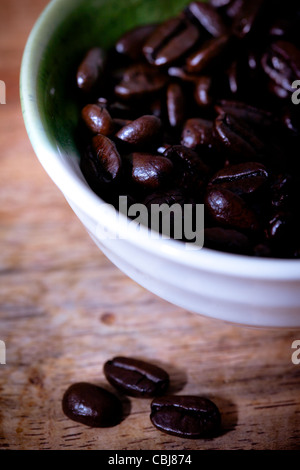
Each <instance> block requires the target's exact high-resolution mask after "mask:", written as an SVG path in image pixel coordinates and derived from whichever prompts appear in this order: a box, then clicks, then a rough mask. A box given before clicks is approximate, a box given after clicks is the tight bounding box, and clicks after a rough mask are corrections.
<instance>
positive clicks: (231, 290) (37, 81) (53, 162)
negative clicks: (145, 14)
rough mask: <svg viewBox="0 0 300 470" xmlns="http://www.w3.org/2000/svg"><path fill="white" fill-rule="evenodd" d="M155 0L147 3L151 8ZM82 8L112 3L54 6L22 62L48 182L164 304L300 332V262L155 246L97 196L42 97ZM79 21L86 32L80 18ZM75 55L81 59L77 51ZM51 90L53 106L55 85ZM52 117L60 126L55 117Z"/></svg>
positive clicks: (59, 0)
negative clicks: (48, 65) (69, 25)
mask: <svg viewBox="0 0 300 470" xmlns="http://www.w3.org/2000/svg"><path fill="white" fill-rule="evenodd" d="M149 1H150V0H146V1H145V2H144V3H146V4H147V3H148V4H149ZM152 2H153V0H152ZM83 3H84V4H85V7H87V6H88V7H89V8H99V7H100V8H103V5H105V4H108V3H109V2H108V1H105V0H102V1H101V0H99V1H96V0H90V1H87V0H85V1H84V2H83V0H53V1H52V2H51V3H50V4H49V6H48V7H47V8H46V10H45V11H44V12H43V14H42V15H41V17H40V18H39V20H38V22H37V23H36V25H35V27H34V29H33V31H32V33H31V35H30V38H29V40H28V43H27V45H26V49H25V52H24V57H23V63H22V70H21V101H22V109H23V114H24V120H25V124H26V128H27V132H28V135H29V138H30V140H31V143H32V145H33V148H34V150H35V153H36V155H37V157H38V159H39V161H40V162H41V164H42V166H43V167H44V169H45V170H46V172H47V173H48V175H49V176H50V178H51V179H52V180H53V181H54V183H55V184H56V185H57V186H58V188H59V189H60V190H61V191H62V193H63V194H64V196H65V198H66V199H67V201H68V202H69V204H70V206H71V208H72V209H73V210H74V212H75V213H76V214H77V216H78V218H79V219H80V220H81V222H82V223H83V224H84V226H85V227H86V229H87V230H88V232H89V234H90V235H91V237H92V239H93V240H94V242H95V243H96V244H97V245H98V247H99V248H100V249H101V250H102V251H103V253H105V255H106V256H107V257H108V258H109V259H110V260H111V261H112V262H113V263H114V264H115V265H116V266H118V267H119V268H120V269H121V270H122V271H124V272H125V273H126V274H127V275H128V276H130V277H131V278H132V279H134V280H135V281H136V282H137V283H139V284H140V285H142V286H144V287H145V288H147V289H148V290H150V291H151V292H153V293H155V294H157V295H158V296H160V297H161V298H163V299H165V300H167V301H169V302H172V303H174V304H176V305H178V306H180V307H183V308H185V309H187V310H189V311H191V312H195V313H199V314H202V315H205V316H209V317H213V318H216V319H221V320H225V321H229V322H234V323H236V324H240V325H248V326H255V327H288V328H294V327H300V261H299V260H275V259H261V258H251V257H246V256H240V255H232V254H225V253H221V252H217V251H213V250H209V249H205V248H204V249H202V250H199V251H187V250H186V247H185V245H184V244H183V243H181V242H177V241H174V240H154V239H153V238H151V237H149V233H148V231H147V230H146V228H142V229H141V230H140V232H139V233H137V232H136V231H135V230H134V229H133V228H132V229H128V223H127V219H126V218H125V217H124V216H120V217H119V220H116V213H115V210H114V209H113V208H111V207H108V206H107V205H105V204H104V203H103V201H102V200H101V199H100V198H99V197H98V196H96V195H95V194H94V193H93V192H92V191H91V189H90V188H89V186H88V184H87V183H86V181H85V179H84V178H83V176H82V174H81V171H80V169H79V160H78V152H77V151H76V149H75V148H74V146H73V145H72V143H71V144H70V145H69V142H68V139H63V138H61V137H58V136H57V135H54V134H53V132H52V131H51V129H50V127H51V126H50V127H49V122H48V123H47V122H46V121H47V119H45V109H44V107H45V105H44V102H45V99H42V98H43V97H45V95H43V93H42V92H41V88H43V85H45V87H46V79H47V77H46V76H45V75H47V74H46V73H45V70H44V69H43V67H41V63H43V61H45V60H46V59H45V57H47V54H48V52H49V43H50V41H52V40H53V36H55V34H56V32H57V29H58V28H60V27H61V25H62V24H63V23H64V22H65V21H66V20H67V21H71V20H70V18H71V16H72V14H73V13H74V9H75V8H77V7H78V8H79V11H80V8H81V7H82V4H83ZM179 3H180V2H179ZM181 3H182V0H181ZM136 4H137V2H136V1H135V2H133V1H132V2H130V1H129V3H128V5H127V7H128V8H135V5H136ZM158 4H159V2H158ZM124 8H125V7H124ZM94 13H95V12H94ZM94 13H93V14H91V15H90V16H89V18H92V17H93V15H94ZM120 15H121V13H120V14H119V16H118V15H117V14H116V15H115V17H114V21H119V22H122V19H120ZM121 16H122V15H121ZM80 18H81V20H80V21H82V24H83V25H84V27H85V28H86V29H87V30H88V29H89V25H88V24H84V22H85V21H87V19H86V17H85V16H84V15H83V14H82V12H81V14H80ZM72 21H73V19H72ZM76 21H77V22H78V18H77V20H76ZM77 24H79V23H77ZM64 30H65V26H64ZM79 30H80V28H78V29H77V31H76V34H75V35H74V38H73V42H74V41H75V43H76V41H77V44H79V42H80V41H79V39H80V37H81V36H80V34H81V32H80V31H79ZM62 37H63V34H62V36H59V38H57V37H56V39H55V41H56V43H58V44H60V49H59V50H57V54H58V55H60V54H63V51H64V47H68V44H67V41H65V40H63V39H62ZM55 41H54V42H55ZM52 42H53V41H52ZM83 43H84V44H83ZM83 43H82V44H81V52H82V48H83V45H84V46H86V45H87V42H86V39H85V40H84V41H83ZM90 45H91V46H92V45H94V44H92V43H91V44H90ZM72 47H73V48H74V47H75V46H74V44H72ZM65 53H66V51H65ZM70 54H71V52H70ZM72 54H73V55H74V54H76V47H75V49H74V50H73V49H72ZM72 54H71V55H72ZM48 55H49V54H48ZM68 57H69V55H68ZM49 60H50V62H51V60H52V61H53V60H54V59H53V53H52V59H51V53H50V59H49V57H48V59H47V60H46V61H48V62H49ZM53 64H54V65H53V68H55V63H54V62H53ZM60 66H61V65H60ZM66 66H68V64H67V65H66ZM49 70H50V69H49ZM59 86H60V85H59V83H57V87H58V88H59ZM48 92H49V93H50V95H53V99H54V100H55V95H56V88H55V86H53V83H52V88H51V87H50V88H49V90H48ZM49 93H48V94H49ZM57 93H58V92H57ZM59 106H60V103H59V102H56V103H55V106H54V108H53V109H54V110H56V111H57V112H59ZM51 109H52V108H51ZM53 117H54V120H55V113H54V114H53ZM50 118H51V116H50ZM50 120H51V119H50ZM67 126H68V122H67V121H66V127H67ZM50 217H51V214H50ZM103 233H106V236H103ZM109 233H112V234H118V235H119V236H120V238H119V239H112V238H113V237H111V239H110V238H109V237H108V234H109ZM125 233H126V235H124V234H125ZM122 237H124V239H122ZM132 301H133V302H134V299H133V300H132Z"/></svg>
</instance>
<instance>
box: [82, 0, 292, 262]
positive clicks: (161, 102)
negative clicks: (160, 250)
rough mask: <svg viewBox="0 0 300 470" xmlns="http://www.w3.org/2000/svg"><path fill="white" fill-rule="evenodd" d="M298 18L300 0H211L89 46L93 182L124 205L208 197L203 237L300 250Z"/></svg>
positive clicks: (264, 251)
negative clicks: (107, 43)
mask: <svg viewBox="0 0 300 470" xmlns="http://www.w3.org/2000/svg"><path fill="white" fill-rule="evenodd" d="M299 30H300V6H299V4H298V2H295V1H294V0H285V1H284V2H283V1H281V0H210V2H209V3H202V2H192V3H190V4H188V5H187V6H186V8H185V9H184V11H182V12H181V13H180V14H179V15H178V16H177V17H173V18H170V19H168V20H167V21H164V22H163V23H161V24H150V25H148V24H146V25H143V26H139V27H137V28H135V29H133V30H131V31H128V32H126V33H125V34H124V35H123V36H122V37H121V38H119V40H118V41H117V42H116V44H115V46H114V47H113V48H112V50H109V51H105V52H104V51H103V50H102V49H101V48H99V47H94V48H93V49H91V50H89V51H87V53H86V55H85V57H83V58H82V60H81V62H80V63H79V66H78V70H77V77H76V80H77V82H76V83H77V95H76V96H77V97H78V103H79V106H80V110H81V120H80V125H79V130H78V133H77V139H78V145H79V148H80V152H81V155H82V157H81V169H82V172H83V174H84V176H85V178H86V180H87V182H88V183H89V185H90V187H91V188H92V189H93V190H94V191H95V192H96V193H97V194H98V195H99V196H100V197H101V198H103V199H104V200H106V201H107V202H109V203H111V204H113V205H114V206H115V207H118V200H119V196H120V195H126V196H127V197H128V200H129V203H130V204H133V203H135V202H139V203H143V204H145V206H146V207H147V208H151V205H152V204H163V203H167V204H169V205H170V204H173V203H179V204H180V205H181V206H182V207H183V206H184V204H191V203H192V204H204V207H205V230H204V239H205V246H206V247H208V248H211V249H215V250H220V251H224V252H230V253H237V254H243V255H250V256H259V257H272V258H299V257H300V228H299V225H300V224H299V223H298V219H299V208H300V198H299V194H300V193H299V185H300V158H299V148H300V147H299V146H300V106H297V105H296V104H294V103H295V101H294V100H292V97H293V94H294V93H296V90H295V83H297V81H298V80H300V35H299ZM100 40H101V39H100ZM299 86H300V83H299Z"/></svg>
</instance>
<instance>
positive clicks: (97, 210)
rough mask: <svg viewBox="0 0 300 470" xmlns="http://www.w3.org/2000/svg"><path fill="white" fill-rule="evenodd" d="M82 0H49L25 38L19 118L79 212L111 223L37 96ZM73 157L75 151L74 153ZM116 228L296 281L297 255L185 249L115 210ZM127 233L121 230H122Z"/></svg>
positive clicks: (176, 253)
mask: <svg viewBox="0 0 300 470" xmlns="http://www.w3.org/2000/svg"><path fill="white" fill-rule="evenodd" d="M80 1H82V0H75V1H74V0H51V2H50V3H49V4H48V5H47V6H46V8H45V9H44V10H43V11H42V13H41V15H40V16H39V18H38V19H37V21H36V23H35V24H34V26H33V28H32V30H31V33H30V35H29V38H28V40H27V43H26V46H25V49H24V53H23V58H22V63H21V72H20V98H21V107H22V113H23V119H24V123H25V127H26V130H27V134H28V137H29V140H30V142H31V145H32V147H33V149H34V152H35V154H36V156H37V158H38V160H39V161H40V163H41V165H42V166H43V168H44V170H45V171H46V173H47V174H48V175H49V176H50V178H51V179H52V180H53V182H54V183H55V184H56V186H57V187H58V188H59V189H60V190H61V192H62V193H63V194H64V196H65V197H66V199H67V200H69V201H72V202H73V203H74V204H75V205H76V206H77V207H78V208H79V209H80V210H81V211H82V212H83V213H86V214H87V215H88V216H89V217H90V218H91V219H93V220H102V218H103V217H105V221H106V222H105V227H106V228H107V229H108V231H109V230H111V229H112V227H114V229H113V231H114V232H115V230H116V227H115V223H116V210H115V209H114V208H113V207H112V206H110V207H109V205H108V204H106V203H105V202H104V201H103V200H102V199H101V198H100V197H99V196H97V195H96V194H95V193H94V192H93V191H92V190H91V188H90V187H89V186H88V184H87V183H86V182H85V181H83V180H81V179H80V178H79V176H78V175H77V174H75V172H73V173H72V172H70V170H69V169H68V168H67V167H66V165H65V164H64V161H63V158H62V153H61V150H60V149H59V147H58V146H55V145H54V143H52V142H51V141H50V139H49V136H48V135H47V132H46V129H45V127H44V126H43V124H42V120H41V114H40V110H39V105H38V100H37V89H38V87H37V83H38V71H39V63H40V60H41V58H42V56H43V51H44V49H45V47H46V45H47V43H48V41H49V39H50V37H51V36H52V34H53V32H54V31H55V29H56V27H57V26H58V24H60V23H61V22H62V21H63V19H64V18H65V17H66V16H65V15H66V13H67V12H68V10H69V9H70V8H74V5H76V3H80ZM74 158H77V156H75V155H74ZM117 233H118V235H119V237H120V238H122V237H123V238H124V237H125V238H126V240H128V241H129V242H130V243H134V244H137V245H139V247H140V248H142V249H143V250H146V251H148V252H151V253H152V254H153V255H154V256H159V257H162V258H164V259H165V260H171V261H173V262H174V261H175V262H176V263H179V264H181V265H185V266H189V267H192V268H194V269H195V270H197V268H198V269H205V270H206V271H208V272H214V273H218V274H226V275H228V276H234V277H236V276H238V277H242V278H252V279H262V280H270V281H276V280H277V281H283V280H284V281H293V280H294V281H299V280H300V260H297V259H275V258H259V257H251V256H246V255H239V254H231V253H224V252H220V251H216V250H212V249H208V248H202V249H201V250H199V249H198V250H188V249H186V246H185V244H184V243H182V242H180V241H177V240H161V239H160V240H157V239H154V238H153V237H151V236H150V232H149V230H148V229H147V228H146V227H141V229H140V231H139V232H137V230H136V229H135V228H134V227H133V226H130V225H128V219H127V218H126V217H125V216H124V215H121V214H120V215H119V216H118V226H117ZM125 234H126V236H125Z"/></svg>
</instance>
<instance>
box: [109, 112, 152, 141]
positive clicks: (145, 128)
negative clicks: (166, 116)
mask: <svg viewBox="0 0 300 470" xmlns="http://www.w3.org/2000/svg"><path fill="white" fill-rule="evenodd" d="M160 131H161V120H160V119H159V118H157V117H156V116H151V115H146V116H141V117H140V118H138V119H136V120H135V121H132V122H131V123H130V124H127V126H125V127H122V129H120V130H119V131H118V132H117V134H116V137H117V138H118V139H120V140H122V141H123V142H126V143H127V144H131V145H139V146H141V145H148V144H151V143H153V139H155V138H157V136H158V135H159V133H160Z"/></svg>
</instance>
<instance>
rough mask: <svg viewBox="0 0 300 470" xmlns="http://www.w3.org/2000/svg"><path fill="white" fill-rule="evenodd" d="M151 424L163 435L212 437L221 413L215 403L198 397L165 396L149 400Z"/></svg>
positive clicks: (218, 423)
mask: <svg viewBox="0 0 300 470" xmlns="http://www.w3.org/2000/svg"><path fill="white" fill-rule="evenodd" d="M150 419H151V422H152V424H153V425H154V426H155V427H156V428H158V429H159V430H160V431H163V432H165V433H167V434H171V435H175V436H178V437H183V438H188V439H199V438H208V437H213V436H216V435H217V433H218V432H219V431H220V426H221V415H220V412H219V410H218V408H217V406H216V405H215V404H214V403H213V402H212V401H210V400H208V399H207V398H202V397H198V396H189V395H183V396H175V395H173V396H165V397H161V398H155V399H154V400H153V401H152V403H151V415H150Z"/></svg>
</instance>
